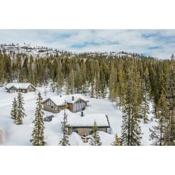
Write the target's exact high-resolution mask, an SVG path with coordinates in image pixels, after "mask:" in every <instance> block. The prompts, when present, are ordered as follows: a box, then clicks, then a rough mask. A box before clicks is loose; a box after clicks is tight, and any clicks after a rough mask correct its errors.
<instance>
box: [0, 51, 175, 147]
mask: <svg viewBox="0 0 175 175" xmlns="http://www.w3.org/2000/svg"><path fill="white" fill-rule="evenodd" d="M0 75H1V76H0V83H1V84H4V83H7V82H12V81H19V82H31V83H33V84H34V85H36V86H42V85H44V86H47V85H48V84H51V85H52V90H53V91H55V92H57V93H58V94H59V93H61V92H62V91H63V90H65V91H66V93H67V94H71V93H83V94H89V95H90V96H91V97H94V98H109V99H110V100H111V101H113V102H116V105H117V106H118V107H120V108H121V110H122V113H123V116H122V117H123V124H122V135H121V143H120V144H121V145H140V139H141V137H142V133H141V130H140V119H144V121H145V122H147V120H148V118H147V116H148V113H149V112H148V111H149V103H150V102H151V103H152V104H153V111H152V112H153V113H154V115H155V117H156V126H154V127H153V128H152V129H151V136H150V138H151V139H152V140H153V141H154V144H155V145H174V144H175V114H174V113H175V61H174V59H171V60H158V59H154V58H150V57H144V56H138V55H134V54H133V55H132V56H131V55H128V56H127V55H125V56H121V57H119V56H117V57H115V56H114V55H107V56H106V55H103V54H100V53H94V54H90V53H82V54H73V53H69V52H62V53H61V54H56V55H55V56H46V57H44V58H39V57H33V56H28V55H25V54H16V55H15V56H14V55H13V57H12V56H11V55H10V54H5V53H3V52H1V53H0Z"/></svg>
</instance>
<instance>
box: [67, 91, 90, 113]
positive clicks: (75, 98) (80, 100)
mask: <svg viewBox="0 0 175 175" xmlns="http://www.w3.org/2000/svg"><path fill="white" fill-rule="evenodd" d="M88 102H89V101H88V100H87V99H85V98H84V97H83V96H82V95H77V94H75V95H70V96H69V97H67V98H66V103H67V108H68V109H69V110H70V111H72V112H80V111H83V110H84V109H85V108H86V106H87V103H88Z"/></svg>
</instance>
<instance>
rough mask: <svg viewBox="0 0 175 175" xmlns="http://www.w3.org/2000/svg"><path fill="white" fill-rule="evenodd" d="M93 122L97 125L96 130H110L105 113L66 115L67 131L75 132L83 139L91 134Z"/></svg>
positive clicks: (108, 131)
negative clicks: (78, 115)
mask: <svg viewBox="0 0 175 175" xmlns="http://www.w3.org/2000/svg"><path fill="white" fill-rule="evenodd" d="M95 122H96V125H97V127H98V131H103V132H106V133H110V132H111V127H110V122H109V119H108V116H107V115H105V114H86V115H81V116H80V117H77V116H71V117H68V125H67V129H68V133H69V134H72V132H76V133H77V134H79V135H80V136H81V137H82V139H83V140H84V141H85V140H86V137H87V136H89V135H91V134H92V132H93V127H94V123H95ZM86 141H87V140H86Z"/></svg>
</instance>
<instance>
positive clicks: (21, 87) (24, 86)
mask: <svg viewBox="0 0 175 175" xmlns="http://www.w3.org/2000/svg"><path fill="white" fill-rule="evenodd" d="M5 89H6V91H7V92H9V93H14V92H22V93H27V92H34V91H36V88H35V86H33V85H32V84H31V83H8V84H7V85H6V86H5Z"/></svg>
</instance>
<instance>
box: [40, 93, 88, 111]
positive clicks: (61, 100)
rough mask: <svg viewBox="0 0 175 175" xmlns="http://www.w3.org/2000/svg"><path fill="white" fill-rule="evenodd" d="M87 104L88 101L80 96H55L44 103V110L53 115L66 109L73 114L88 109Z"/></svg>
mask: <svg viewBox="0 0 175 175" xmlns="http://www.w3.org/2000/svg"><path fill="white" fill-rule="evenodd" d="M87 103H88V100H87V99H86V98H85V97H84V96H82V95H80V94H74V95H65V96H54V97H50V98H48V99H46V100H44V101H43V109H44V110H46V111H49V112H53V113H58V112H60V111H61V110H63V109H66V108H67V109H69V110H70V111H71V112H80V111H82V110H84V109H85V108H86V106H87Z"/></svg>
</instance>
